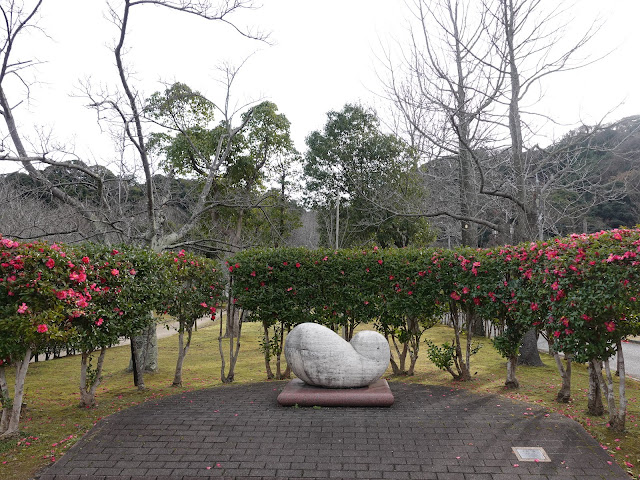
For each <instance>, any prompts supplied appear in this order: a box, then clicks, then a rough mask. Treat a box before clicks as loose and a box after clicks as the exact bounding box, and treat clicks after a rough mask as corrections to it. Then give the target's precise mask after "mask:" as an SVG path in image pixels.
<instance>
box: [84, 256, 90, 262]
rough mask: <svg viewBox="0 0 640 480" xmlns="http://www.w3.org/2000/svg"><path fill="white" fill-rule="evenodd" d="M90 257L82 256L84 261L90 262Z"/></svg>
mask: <svg viewBox="0 0 640 480" xmlns="http://www.w3.org/2000/svg"><path fill="white" fill-rule="evenodd" d="M89 261H90V260H89V257H82V263H89Z"/></svg>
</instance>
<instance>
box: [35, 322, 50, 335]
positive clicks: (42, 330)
mask: <svg viewBox="0 0 640 480" xmlns="http://www.w3.org/2000/svg"><path fill="white" fill-rule="evenodd" d="M37 329H38V333H47V332H48V331H49V327H47V326H46V325H45V324H44V323H41V324H40V325H38V327H37Z"/></svg>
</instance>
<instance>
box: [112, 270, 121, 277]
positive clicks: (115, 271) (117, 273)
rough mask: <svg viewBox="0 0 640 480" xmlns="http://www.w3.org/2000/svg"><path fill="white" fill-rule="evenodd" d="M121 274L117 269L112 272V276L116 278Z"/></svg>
mask: <svg viewBox="0 0 640 480" xmlns="http://www.w3.org/2000/svg"><path fill="white" fill-rule="evenodd" d="M119 274H120V271H119V270H118V269H117V268H114V269H112V270H111V275H113V276H114V277H116V276H118V275H119Z"/></svg>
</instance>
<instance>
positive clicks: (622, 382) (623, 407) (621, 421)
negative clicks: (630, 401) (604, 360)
mask: <svg viewBox="0 0 640 480" xmlns="http://www.w3.org/2000/svg"><path fill="white" fill-rule="evenodd" d="M617 348H618V376H619V377H620V378H619V384H618V391H619V394H620V408H619V409H618V422H617V424H616V428H615V429H616V430H618V431H620V432H623V431H624V429H625V425H626V421H627V392H626V371H625V368H624V356H623V354H622V341H620V340H618V343H617Z"/></svg>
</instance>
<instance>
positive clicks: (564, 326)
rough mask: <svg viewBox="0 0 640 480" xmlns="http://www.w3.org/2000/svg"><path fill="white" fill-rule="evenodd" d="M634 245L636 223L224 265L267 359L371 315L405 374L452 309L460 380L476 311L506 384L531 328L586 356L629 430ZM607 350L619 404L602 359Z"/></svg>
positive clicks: (302, 253)
mask: <svg viewBox="0 0 640 480" xmlns="http://www.w3.org/2000/svg"><path fill="white" fill-rule="evenodd" d="M638 255H640V229H617V230H612V231H603V232H598V233H595V234H589V235H587V234H583V235H572V236H570V237H566V238H555V239H551V240H548V241H544V242H542V241H540V242H531V243H526V244H521V245H517V246H504V247H497V248H491V249H470V248H459V249H453V250H445V249H433V248H432V249H422V250H412V249H399V250H379V249H377V248H374V249H372V250H339V251H332V250H308V249H301V248H281V249H275V250H273V249H271V250H249V251H244V252H241V253H239V254H237V255H236V256H235V257H234V258H233V259H232V260H231V261H230V262H229V264H228V268H229V271H230V274H231V276H232V280H233V292H232V293H233V296H234V298H235V299H234V301H235V302H236V303H237V304H239V305H241V306H242V308H244V309H245V310H248V311H249V312H250V315H249V319H250V320H254V321H259V322H262V324H263V326H264V331H265V339H264V347H265V354H266V362H267V364H268V362H269V360H270V358H271V356H273V355H276V356H279V355H280V353H281V351H282V340H281V339H283V338H284V333H286V331H288V330H289V329H290V328H292V327H293V326H294V325H296V324H298V323H301V322H307V321H312V322H318V323H323V324H325V325H328V326H330V327H333V328H334V329H336V330H338V329H339V328H340V327H342V328H344V329H345V330H346V332H345V333H346V335H345V336H346V337H347V338H349V337H350V335H351V334H352V332H353V328H354V327H355V326H356V325H357V324H358V323H361V322H368V323H373V324H375V325H376V328H377V329H378V330H379V331H380V332H381V333H382V334H383V335H385V336H386V337H387V339H388V340H389V341H390V343H391V345H392V352H394V353H395V354H396V355H395V358H393V359H392V366H393V368H394V372H395V373H407V374H411V373H412V372H413V367H414V365H415V360H416V359H417V355H418V350H419V344H420V337H421V335H422V332H423V331H424V330H425V329H426V328H428V327H429V326H431V325H433V323H434V322H436V321H438V320H439V319H440V318H442V316H443V315H444V314H449V315H451V318H453V324H454V326H455V327H456V336H458V334H459V332H458V327H460V328H466V333H467V346H466V352H462V351H461V350H462V347H461V344H460V342H459V341H458V343H457V345H456V346H455V348H456V349H457V355H456V368H458V372H459V374H460V375H459V378H461V379H467V378H469V373H468V364H469V357H470V355H471V353H472V350H473V347H472V346H471V342H470V338H471V333H472V328H471V327H472V325H473V322H474V321H475V320H474V319H482V320H484V321H485V322H493V323H494V325H496V326H497V328H498V331H499V332H500V334H499V335H498V337H497V338H496V339H495V340H494V345H495V346H496V347H497V348H498V350H499V351H500V353H501V354H502V355H503V356H504V357H506V358H507V359H508V362H507V364H508V374H507V385H510V386H517V384H518V383H517V379H516V377H515V366H516V358H517V355H518V348H519V346H520V342H521V340H522V337H523V335H524V333H525V332H526V331H528V330H529V329H531V328H537V329H538V330H539V331H544V332H546V333H547V334H548V335H549V336H550V338H551V339H552V341H553V344H552V348H553V350H554V351H556V352H563V353H564V354H565V357H567V358H569V359H570V358H574V359H576V360H577V361H580V362H590V363H591V364H592V366H593V369H594V371H595V372H596V373H597V375H596V378H597V380H598V381H597V384H596V385H595V386H594V387H595V388H601V389H602V390H603V392H604V393H605V397H606V398H607V401H608V403H609V414H610V417H611V418H610V423H611V425H612V427H614V428H624V415H625V399H624V360H623V357H622V354H621V342H622V340H623V339H624V338H625V337H626V336H629V335H634V334H637V333H638V332H639V331H640V328H639V326H640V322H639V321H638V313H639V306H640V303H639V302H638V298H640V268H639V267H640V259H639V258H638ZM462 325H464V327H462ZM614 353H618V359H619V363H618V372H619V374H620V384H621V388H620V408H619V409H618V408H616V406H615V395H614V391H613V380H612V377H611V372H610V369H609V364H608V359H609V358H610V357H611V355H612V354H614ZM403 354H404V356H403ZM407 354H408V363H409V366H408V367H407V365H406V364H405V356H406V355H407ZM603 362H604V367H605V375H604V376H603V374H602V366H603ZM621 425H622V426H621Z"/></svg>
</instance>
